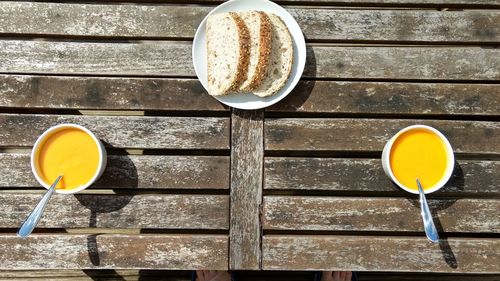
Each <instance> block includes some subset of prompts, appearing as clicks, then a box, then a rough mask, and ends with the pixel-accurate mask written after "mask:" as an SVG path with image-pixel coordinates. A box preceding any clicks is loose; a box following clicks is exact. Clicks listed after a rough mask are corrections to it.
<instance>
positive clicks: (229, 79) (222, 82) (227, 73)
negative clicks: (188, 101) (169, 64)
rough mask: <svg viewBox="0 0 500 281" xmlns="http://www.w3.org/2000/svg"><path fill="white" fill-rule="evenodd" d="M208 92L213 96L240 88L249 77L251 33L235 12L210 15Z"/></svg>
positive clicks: (208, 24)
mask: <svg viewBox="0 0 500 281" xmlns="http://www.w3.org/2000/svg"><path fill="white" fill-rule="evenodd" d="M206 34H207V35H206V36H207V68H208V69H207V70H208V72H207V76H208V92H209V94H210V95H213V96H220V95H225V94H229V93H231V92H233V91H236V90H238V89H239V86H240V85H241V83H243V81H245V80H246V78H247V72H248V63H249V44H250V35H249V32H248V28H247V27H246V25H245V23H244V22H243V20H242V19H241V18H240V16H239V15H238V14H236V13H232V12H230V13H222V14H215V15H211V16H209V17H208V19H207V30H206Z"/></svg>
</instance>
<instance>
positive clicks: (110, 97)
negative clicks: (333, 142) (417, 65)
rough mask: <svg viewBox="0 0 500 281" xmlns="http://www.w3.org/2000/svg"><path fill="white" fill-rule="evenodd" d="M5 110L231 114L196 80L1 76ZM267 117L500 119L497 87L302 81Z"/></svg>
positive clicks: (0, 96) (1, 103)
mask: <svg viewBox="0 0 500 281" xmlns="http://www.w3.org/2000/svg"><path fill="white" fill-rule="evenodd" d="M0 107H29V108H33V107H34V108H65V109H66V108H71V109H113V110H123V109H125V110H130V109H134V110H200V111H205V110H211V111H221V110H227V107H224V106H223V105H222V104H221V103H219V102H218V101H217V100H215V99H213V98H212V97H210V96H209V95H207V94H206V91H205V90H204V88H203V86H201V84H200V83H199V82H198V80H196V79H165V78H112V77H70V76H67V77H64V76H62V77H61V76H32V75H0ZM266 110H267V111H273V112H274V111H278V112H315V113H371V114H373V113H394V114H395V113H398V114H400V113H403V114H466V115H469V114H470V115H498V114H499V112H500V87H498V86H497V85H492V84H443V83H437V84H432V83H388V82H384V83H379V82H339V81H301V82H300V83H299V85H298V86H297V87H296V88H295V90H294V91H293V92H292V93H291V94H290V95H289V96H288V97H287V98H286V99H285V100H284V101H283V102H280V103H277V104H276V105H275V106H272V107H271V108H269V109H266Z"/></svg>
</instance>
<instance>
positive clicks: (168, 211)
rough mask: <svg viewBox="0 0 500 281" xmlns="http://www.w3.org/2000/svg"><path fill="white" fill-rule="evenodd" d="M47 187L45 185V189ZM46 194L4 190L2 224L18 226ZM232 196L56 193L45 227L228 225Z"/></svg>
mask: <svg viewBox="0 0 500 281" xmlns="http://www.w3.org/2000/svg"><path fill="white" fill-rule="evenodd" d="M40 191H41V190H40ZM41 198H42V194H41V193H38V194H36V193H26V192H23V193H20V194H16V193H0V206H2V210H3V212H4V214H5V215H4V216H2V217H0V227H2V228H17V227H19V225H21V223H22V222H23V220H24V219H25V218H26V217H27V216H28V214H29V213H30V212H31V211H32V210H33V208H34V207H35V206H36V204H37V203H38V201H40V199H41ZM228 226H229V196H227V195H160V194H151V195H134V194H121V195H115V194H77V195H64V194H55V195H53V197H52V198H51V199H50V203H49V204H48V206H47V209H46V210H45V212H44V215H43V217H42V219H41V220H40V222H39V223H38V227H39V228H85V227H98V228H134V229H140V228H147V229H158V228H159V229H228Z"/></svg>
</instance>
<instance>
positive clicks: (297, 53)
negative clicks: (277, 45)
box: [193, 0, 306, 109]
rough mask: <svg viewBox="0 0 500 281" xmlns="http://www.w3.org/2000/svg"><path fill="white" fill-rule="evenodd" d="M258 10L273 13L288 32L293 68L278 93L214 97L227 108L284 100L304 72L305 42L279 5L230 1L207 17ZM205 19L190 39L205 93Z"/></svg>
mask: <svg viewBox="0 0 500 281" xmlns="http://www.w3.org/2000/svg"><path fill="white" fill-rule="evenodd" d="M249 10H258V11H264V12H268V13H274V14H276V15H278V16H280V17H281V19H283V21H284V22H285V24H286V25H287V27H288V30H289V31H290V34H291V36H292V41H293V65H292V72H291V73H290V77H289V78H288V81H287V82H286V84H285V85H284V86H283V88H281V90H279V91H278V93H276V94H274V95H272V96H269V97H265V98H261V97H258V96H255V95H252V94H230V95H225V96H216V97H214V98H216V99H218V100H219V101H220V102H222V103H223V104H226V105H229V106H231V107H235V108H240V109H259V108H264V107H267V106H270V105H272V104H275V103H277V102H278V101H280V100H282V99H283V98H284V97H286V96H287V95H288V94H289V93H290V92H291V91H292V89H293V88H294V87H295V85H297V82H299V80H300V77H301V76H302V72H303V71H304V66H305V64H306V41H305V40H304V35H303V34H302V31H301V30H300V27H299V25H298V24H297V22H296V21H295V19H294V18H293V17H292V16H291V15H290V14H289V13H288V12H287V11H286V10H285V9H283V8H282V7H280V6H279V5H277V4H275V3H273V2H271V1H268V0H231V1H228V2H225V3H223V4H221V5H219V6H217V7H216V8H215V9H213V10H212V11H211V12H210V13H209V14H208V15H207V17H208V16H209V15H212V14H219V13H225V12H240V11H249ZM207 17H205V18H204V19H203V21H202V22H201V24H200V26H198V30H196V35H195V36H194V42H193V65H194V70H195V71H196V75H197V76H198V79H199V80H200V82H201V84H202V85H203V87H205V89H207V91H208V87H207V86H208V82H207V49H206V34H205V30H206V22H207Z"/></svg>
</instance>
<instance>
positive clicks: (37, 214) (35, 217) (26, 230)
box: [17, 176, 63, 238]
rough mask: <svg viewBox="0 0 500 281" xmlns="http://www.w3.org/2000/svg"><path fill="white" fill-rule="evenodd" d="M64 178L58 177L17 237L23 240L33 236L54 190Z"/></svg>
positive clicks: (22, 225) (24, 223)
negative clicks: (32, 233)
mask: <svg viewBox="0 0 500 281" xmlns="http://www.w3.org/2000/svg"><path fill="white" fill-rule="evenodd" d="M62 177H63V176H59V177H57V179H56V180H55V181H54V183H53V184H52V185H51V186H50V188H49V190H48V191H47V193H45V195H44V196H43V197H42V200H40V202H38V205H36V207H35V209H33V211H32V212H31V213H30V214H29V216H28V218H27V219H26V220H25V221H24V222H23V224H21V227H20V228H19V231H18V232H17V236H19V237H21V238H26V237H28V235H30V234H31V232H32V231H33V229H34V228H35V226H36V225H37V224H38V221H39V220H40V218H41V217H42V214H43V211H44V210H45V207H46V206H47V202H49V199H50V197H51V196H52V194H53V193H54V190H55V189H56V185H57V184H58V183H59V181H60V180H61V179H62Z"/></svg>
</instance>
